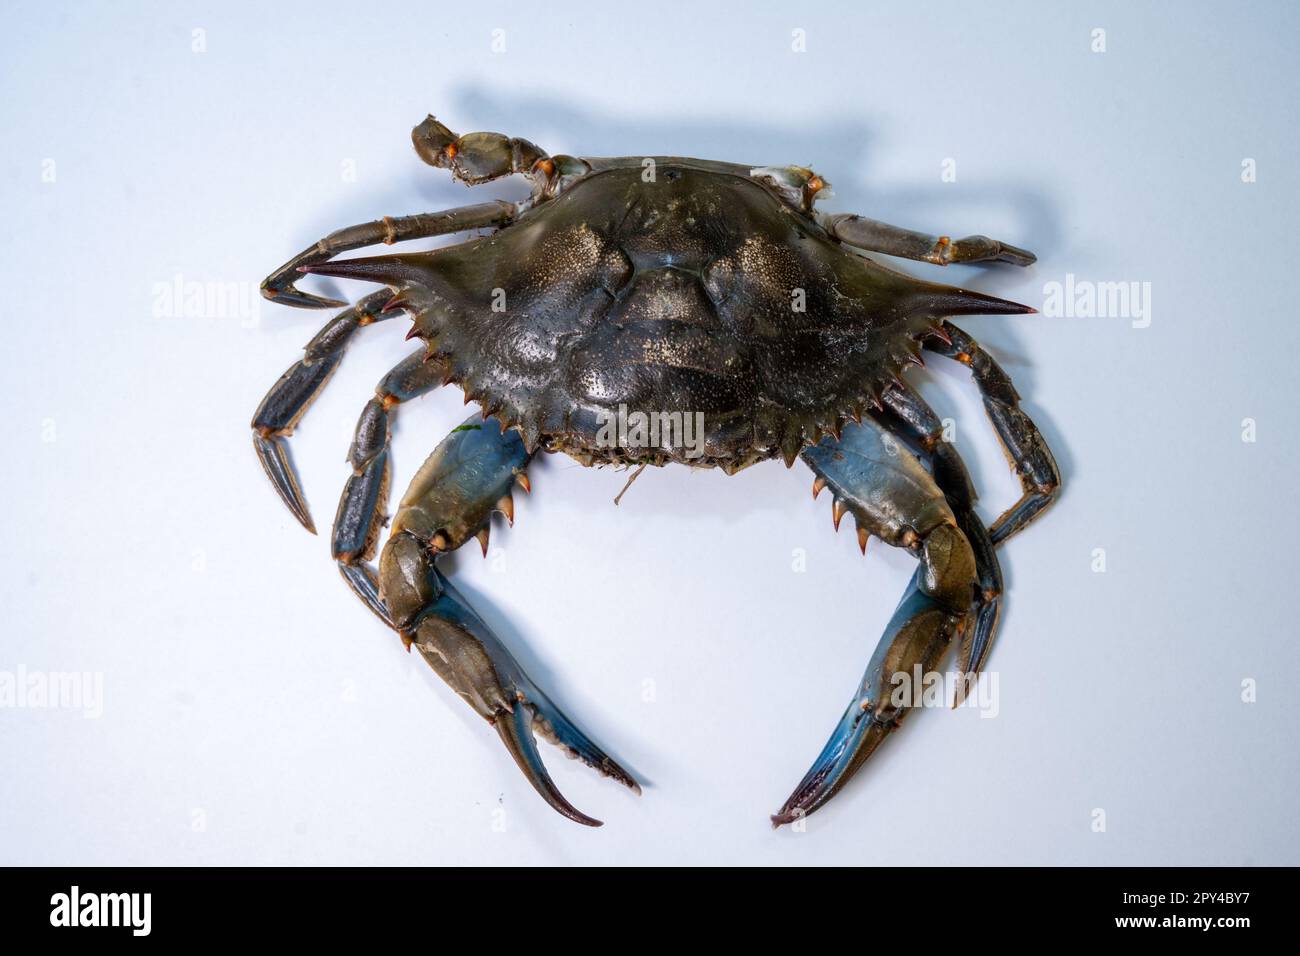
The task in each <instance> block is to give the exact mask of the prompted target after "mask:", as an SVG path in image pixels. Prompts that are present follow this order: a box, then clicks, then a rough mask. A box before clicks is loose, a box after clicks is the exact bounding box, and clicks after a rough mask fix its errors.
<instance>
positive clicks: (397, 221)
mask: <svg viewBox="0 0 1300 956" xmlns="http://www.w3.org/2000/svg"><path fill="white" fill-rule="evenodd" d="M517 213H518V207H516V206H515V204H514V203H510V202H505V201H504V200H497V201H494V202H485V203H479V204H478V205H474V206H461V207H459V208H457V209H447V210H444V211H442V212H430V213H418V214H416V215H414V216H399V217H397V218H392V217H389V216H385V217H384V218H383V219H377V220H375V221H374V222H365V223H362V224H360V225H358V226H348V227H346V228H344V229H339V230H337V231H336V232H332V233H330V234H329V235H328V236H326V237H325V238H324V239H322V240H320V241H319V242H317V243H315V244H314V245H311V246H308V247H307V248H306V249H304V250H303V251H302V252H300V253H298V254H297V255H296V256H294V257H293V258H292V259H290V260H289V261H288V262H286V263H285V264H284V265H282V266H280V268H278V269H276V270H275V271H274V272H272V273H271V274H270V275H269V276H267V277H266V278H265V279H264V280H263V281H262V295H263V296H265V297H266V298H267V299H270V300H271V301H272V302H277V303H280V304H281V305H292V306H298V307H300V308H308V309H328V308H337V307H338V306H341V305H344V303H343V302H340V301H339V300H337V299H326V298H323V297H322V296H318V295H312V294H311V293H309V292H302V291H301V290H299V289H298V288H297V287H296V286H295V285H294V284H293V283H294V280H296V279H297V278H298V277H299V274H300V273H301V271H302V267H303V266H312V265H318V264H319V263H322V262H328V261H329V260H330V259H332V258H333V257H334V256H336V255H338V254H339V253H340V252H350V251H352V250H353V249H360V248H362V247H363V246H373V245H375V244H376V243H381V242H382V243H384V244H385V245H392V244H393V243H395V242H405V241H406V240H407V239H427V238H430V237H432V236H445V235H449V234H451V233H453V232H465V231H466V230H469V229H487V228H493V227H500V226H504V225H506V224H508V223H509V222H510V221H511V220H513V219H514V217H515V215H516V214H517Z"/></svg>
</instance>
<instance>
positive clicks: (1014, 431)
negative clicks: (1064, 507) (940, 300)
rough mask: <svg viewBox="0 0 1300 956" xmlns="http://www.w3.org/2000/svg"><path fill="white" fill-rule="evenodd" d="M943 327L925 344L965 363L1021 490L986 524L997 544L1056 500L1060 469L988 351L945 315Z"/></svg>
mask: <svg viewBox="0 0 1300 956" xmlns="http://www.w3.org/2000/svg"><path fill="white" fill-rule="evenodd" d="M943 330H944V332H945V333H947V336H948V338H949V339H950V340H951V341H949V342H947V343H943V342H937V341H935V340H930V341H928V342H927V343H926V348H929V349H931V350H932V351H935V352H938V353H939V354H940V355H946V356H947V357H948V358H952V359H956V360H957V361H958V362H961V363H962V364H963V365H966V366H968V367H969V368H970V370H971V375H972V376H973V377H974V379H975V384H976V385H977V386H978V387H979V390H980V394H981V395H982V396H983V398H984V411H985V412H986V413H987V414H988V417H989V421H991V422H992V423H993V430H994V431H995V432H997V436H998V440H999V441H1001V442H1002V448H1003V450H1004V451H1005V452H1006V455H1007V458H1008V459H1009V460H1010V462H1011V464H1012V467H1013V468H1015V472H1016V476H1017V477H1018V478H1019V479H1020V487H1021V489H1022V490H1023V492H1024V493H1023V494H1022V495H1021V496H1020V500H1019V501H1017V502H1016V503H1015V504H1013V505H1012V506H1011V507H1010V508H1008V509H1007V510H1006V511H1004V512H1002V514H1001V515H1000V516H999V517H998V519H997V520H996V521H994V522H993V524H992V525H990V526H989V534H990V535H991V536H992V538H993V543H994V544H1001V543H1002V542H1003V541H1005V540H1007V538H1009V537H1011V536H1012V535H1013V534H1015V533H1016V532H1017V531H1020V530H1021V529H1022V528H1024V527H1025V526H1026V525H1027V524H1029V522H1031V521H1032V520H1034V518H1036V517H1037V516H1038V515H1039V514H1040V513H1041V512H1042V511H1043V510H1044V509H1045V508H1046V507H1047V506H1048V505H1050V504H1051V503H1052V502H1053V501H1055V500H1056V498H1057V496H1058V495H1059V494H1060V491H1061V472H1060V469H1058V468H1057V467H1056V459H1055V458H1053V457H1052V450H1051V449H1050V448H1048V447H1047V442H1046V441H1044V440H1043V436H1042V433H1041V432H1039V430H1038V426H1037V425H1035V424H1034V423H1033V421H1032V420H1030V418H1029V416H1028V415H1026V414H1025V413H1024V412H1023V411H1022V410H1021V408H1020V396H1019V395H1018V394H1017V393H1016V389H1015V386H1014V385H1012V384H1011V378H1010V376H1008V375H1007V373H1006V372H1004V371H1002V369H1001V367H1000V366H999V365H998V363H997V362H995V361H994V360H993V356H991V355H989V353H988V352H986V351H984V349H983V348H981V347H980V345H979V343H978V342H976V341H975V340H974V339H972V338H971V337H970V336H969V335H967V334H966V333H965V332H963V331H962V330H961V329H959V328H957V326H955V325H953V324H952V323H951V322H949V321H947V320H945V321H944V323H943Z"/></svg>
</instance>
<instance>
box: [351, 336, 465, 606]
mask: <svg viewBox="0 0 1300 956" xmlns="http://www.w3.org/2000/svg"><path fill="white" fill-rule="evenodd" d="M445 375H446V369H445V368H444V367H443V365H442V364H441V363H438V362H429V361H426V360H425V353H424V351H423V350H421V351H419V352H413V353H412V354H411V355H408V356H407V357H406V358H404V359H402V361H400V362H398V363H397V365H395V366H394V367H393V368H392V369H391V370H390V371H389V372H388V374H386V375H385V376H384V377H383V378H382V379H381V380H380V382H379V384H378V385H377V386H375V397H374V398H372V399H371V400H370V401H369V402H367V403H366V407H365V408H363V409H362V410H361V417H360V418H359V419H358V420H357V428H356V431H355V432H354V433H353V436H352V445H351V447H350V448H349V449H348V463H349V464H350V465H351V466H352V474H351V475H350V476H349V477H348V481H347V484H346V485H345V486H344V488H343V494H342V495H341V496H340V497H339V507H338V511H337V512H336V513H335V515H334V530H333V533H332V536H331V539H330V551H331V553H332V554H333V555H334V560H335V561H337V562H338V566H339V572H340V573H341V574H342V575H343V580H344V581H346V582H347V583H348V587H350V588H352V590H353V592H354V593H355V594H356V595H357V597H359V598H360V599H361V600H362V602H363V603H364V604H365V605H366V607H368V608H370V610H372V611H373V612H374V613H375V614H376V615H377V616H378V617H379V619H380V620H381V621H383V622H384V623H385V624H387V625H388V626H389V627H392V626H393V622H392V621H391V620H389V617H388V610H387V609H386V608H385V607H384V603H383V601H381V600H380V599H379V580H378V578H377V577H376V575H375V570H374V568H372V567H371V566H370V564H369V563H368V562H369V561H370V559H371V558H373V557H374V556H375V545H376V543H377V542H378V540H379V531H380V528H382V527H383V524H384V521H385V520H386V519H387V514H386V511H385V509H386V507H387V504H388V485H389V478H390V476H391V474H392V462H391V460H390V455H389V446H390V444H391V440H392V415H391V414H390V413H392V412H394V411H395V410H396V408H397V406H398V405H400V404H401V403H402V402H409V401H410V400H411V399H413V398H418V397H419V396H421V395H425V394H427V393H428V392H431V391H433V390H434V389H435V388H437V387H438V386H439V385H441V384H442V382H443V377H444V376H445Z"/></svg>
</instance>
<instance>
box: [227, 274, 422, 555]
mask: <svg viewBox="0 0 1300 956" xmlns="http://www.w3.org/2000/svg"><path fill="white" fill-rule="evenodd" d="M392 297H393V294H392V292H389V291H388V290H381V291H379V292H373V293H371V294H370V295H368V296H366V297H365V298H364V299H361V300H360V301H359V302H358V303H357V304H356V305H354V306H353V307H352V308H350V309H347V310H346V311H343V312H340V313H339V314H338V315H336V316H334V318H332V319H330V320H329V321H328V322H326V323H325V327H324V328H322V329H321V330H320V331H319V332H318V333H316V337H315V338H313V339H312V340H311V341H310V342H308V343H307V347H306V349H304V350H303V357H302V359H301V360H300V361H298V362H295V363H294V364H293V365H292V366H291V367H290V368H289V370H288V371H286V372H285V373H284V374H283V375H281V376H280V378H279V381H277V382H276V383H275V384H274V385H273V386H271V390H270V391H269V392H267V393H266V397H265V398H263V399H262V403H261V404H260V405H258V406H257V411H256V412H254V413H253V422H252V427H253V449H254V450H255V451H256V452H257V458H258V460H259V461H260V462H261V463H262V468H263V469H265V471H266V475H267V477H268V478H270V479H271V483H272V484H273V485H275V490H276V491H277V492H279V494H280V498H281V499H282V500H283V501H284V503H285V504H286V505H287V506H288V507H289V510H290V511H291V512H293V516H294V517H295V518H297V519H298V521H299V522H300V523H301V524H302V526H303V527H304V528H306V529H307V530H308V531H310V532H311V533H312V534H315V533H316V525H315V523H314V522H313V521H312V520H311V511H310V510H309V509H308V507H307V501H306V499H305V498H303V495H302V489H301V488H300V487H299V485H298V478H297V475H296V474H295V473H294V470H293V464H292V463H291V462H290V460H289V447H288V444H287V443H286V442H285V439H286V438H288V437H289V436H290V435H291V434H293V430H294V427H295V426H296V425H297V424H298V421H299V419H301V418H302V416H303V415H304V414H305V413H306V411H307V409H308V408H309V407H311V403H312V402H314V401H315V400H316V396H317V395H319V394H320V392H321V389H323V388H324V387H325V383H326V382H328V381H329V379H330V376H331V375H333V374H334V370H335V369H337V368H338V366H339V362H340V361H341V360H342V359H343V352H344V350H345V349H347V347H348V343H349V342H350V341H351V339H352V335H353V333H354V332H356V331H357V329H359V328H361V327H362V326H364V325H371V324H373V323H375V322H382V321H383V320H384V319H391V318H392V317H393V316H395V315H401V313H402V311H403V310H402V309H400V308H393V309H388V308H385V303H387V302H388V301H389V300H391V299H392Z"/></svg>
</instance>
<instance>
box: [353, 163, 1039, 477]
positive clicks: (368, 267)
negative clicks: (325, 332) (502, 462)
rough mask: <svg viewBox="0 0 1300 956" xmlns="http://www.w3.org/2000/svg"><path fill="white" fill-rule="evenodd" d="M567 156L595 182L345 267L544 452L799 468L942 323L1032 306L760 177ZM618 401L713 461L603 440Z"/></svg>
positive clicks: (719, 167) (732, 169) (874, 400)
mask: <svg viewBox="0 0 1300 956" xmlns="http://www.w3.org/2000/svg"><path fill="white" fill-rule="evenodd" d="M555 159H556V161H557V162H562V161H568V162H570V163H579V164H581V165H582V166H585V167H588V168H590V172H585V173H584V174H583V175H580V176H577V177H574V178H573V180H572V181H571V182H569V183H568V184H567V185H566V187H565V188H564V189H563V191H561V192H560V193H559V194H558V196H556V197H555V198H554V199H550V200H548V201H545V202H542V203H539V204H536V205H531V204H524V205H528V206H529V208H526V209H525V210H524V211H523V212H522V214H520V215H519V216H518V218H516V219H515V221H514V222H513V223H511V224H510V225H509V226H507V227H506V228H503V229H501V230H499V231H498V232H496V233H494V234H492V235H489V236H484V237H481V238H478V239H473V240H470V241H468V242H464V243H461V244H459V245H456V246H451V247H448V248H445V249H438V250H434V251H432V252H426V253H415V254H404V255H390V256H380V257H374V258H369V259H364V260H352V261H351V262H348V263H336V264H335V267H336V269H338V271H336V272H335V273H334V274H336V275H350V276H354V277H356V278H369V279H374V280H378V281H382V282H386V283H388V284H390V285H392V286H393V287H394V288H397V289H398V290H399V292H398V296H397V299H396V300H395V301H400V304H401V305H403V306H404V307H405V308H407V309H408V310H409V311H410V312H411V313H413V315H414V327H413V329H412V331H411V335H412V336H418V337H420V338H422V339H423V340H424V341H425V342H426V343H427V346H428V355H427V360H430V361H439V362H441V363H443V364H444V366H445V369H446V381H448V382H454V383H457V384H459V385H460V386H461V387H462V388H463V389H464V391H465V395H466V400H467V401H470V400H474V401H477V402H478V403H479V404H480V405H481V406H482V408H483V410H484V415H485V417H486V416H487V415H495V416H496V417H497V419H498V420H499V421H500V422H501V423H502V427H503V428H515V429H517V430H518V431H519V432H520V434H521V436H522V437H523V439H524V442H525V445H526V446H527V448H528V449H529V450H530V451H531V450H532V449H534V448H538V447H540V448H543V449H545V450H547V451H562V452H565V453H567V454H569V455H570V456H572V457H573V458H575V459H576V460H578V461H580V462H582V463H583V464H602V463H637V462H644V463H649V464H665V463H666V462H668V461H678V462H682V463H685V464H690V465H694V466H716V467H720V468H723V469H724V470H726V471H727V472H729V473H730V472H734V471H736V470H738V469H740V468H743V467H745V466H747V465H750V464H753V463H754V462H758V461H762V460H765V459H768V458H772V457H774V456H777V455H780V456H781V457H782V458H783V459H784V460H785V462H786V463H787V465H788V464H791V463H793V461H794V459H795V458H796V457H797V455H798V453H799V451H800V450H801V449H803V448H805V447H807V446H809V445H814V444H816V443H817V442H818V441H820V439H821V437H822V435H823V433H825V432H830V433H832V434H836V435H838V434H839V432H840V429H841V428H842V426H843V425H844V423H845V421H846V419H850V418H851V419H855V420H856V419H860V417H861V415H862V413H863V411H864V409H865V408H867V407H868V406H872V407H879V404H880V402H879V398H880V395H881V393H882V391H883V390H885V389H887V388H889V387H890V386H891V384H892V383H894V382H896V381H898V379H899V375H900V373H901V372H902V370H903V369H904V368H905V367H906V366H907V365H908V364H909V363H916V364H919V361H920V360H919V353H920V343H921V342H922V341H923V340H924V339H925V338H926V337H929V336H936V337H943V336H944V333H943V330H942V329H941V328H940V326H939V322H940V320H941V319H942V318H943V317H945V316H949V315H955V314H963V313H980V314H991V313H1011V312H1024V311H1029V310H1027V309H1025V308H1024V307H1022V306H1017V305H1014V304H1013V303H1010V302H1006V301H1004V300H1001V299H996V298H993V297H990V296H984V295H981V294H979V293H974V292H967V291H964V290H959V289H955V288H952V287H949V286H945V285H939V284H935V283H929V282H923V281H921V280H918V279H914V278H912V277H910V276H906V275H903V274H901V273H898V272H894V271H892V270H889V269H886V268H884V267H882V266H880V265H878V264H877V263H875V262H874V261H872V260H870V259H867V258H865V257H863V256H861V255H857V254H855V253H854V252H851V251H849V250H848V249H847V248H845V247H844V246H843V245H841V244H840V243H839V242H838V241H837V240H836V239H834V238H832V237H831V236H830V235H828V234H827V232H826V230H825V229H823V228H822V227H821V226H820V225H819V224H818V223H817V222H816V221H815V219H814V218H813V215H812V213H811V211H810V209H805V208H801V204H799V203H798V199H797V196H796V197H794V198H792V197H791V196H790V194H789V190H787V189H784V188H782V184H781V183H780V182H779V181H777V180H775V179H769V178H764V177H761V176H755V175H753V174H752V172H757V171H752V170H751V167H748V166H739V165H732V164H726V163H715V162H708V161H701V160H694V159H683V158H678V157H656V158H653V160H652V161H647V160H645V159H641V158H623V159H606V160H586V161H575V160H572V159H571V158H569V157H555ZM647 170H651V171H652V172H651V174H650V175H647ZM808 199H809V201H808V202H807V203H806V205H807V206H808V207H811V197H808ZM345 268H346V269H347V271H343V270H344V269H345ZM620 408H621V409H622V410H623V411H624V412H625V413H626V412H627V411H637V410H640V411H651V410H653V411H655V412H661V413H670V414H671V413H677V412H680V413H683V414H687V413H691V414H695V413H699V414H702V415H703V416H704V417H703V423H704V434H703V442H702V447H703V455H702V456H700V455H699V454H698V450H697V451H696V452H695V453H694V454H692V455H691V456H690V457H687V454H686V450H685V449H683V448H680V447H673V446H671V445H670V444H666V445H665V447H653V448H648V449H637V450H635V451H631V450H629V449H627V448H624V447H621V446H619V445H617V444H616V443H611V442H609V441H607V440H601V437H600V432H601V428H602V426H603V425H604V424H605V423H607V422H608V421H610V420H611V416H614V415H616V414H618V412H619V410H620Z"/></svg>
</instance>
